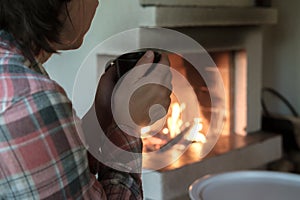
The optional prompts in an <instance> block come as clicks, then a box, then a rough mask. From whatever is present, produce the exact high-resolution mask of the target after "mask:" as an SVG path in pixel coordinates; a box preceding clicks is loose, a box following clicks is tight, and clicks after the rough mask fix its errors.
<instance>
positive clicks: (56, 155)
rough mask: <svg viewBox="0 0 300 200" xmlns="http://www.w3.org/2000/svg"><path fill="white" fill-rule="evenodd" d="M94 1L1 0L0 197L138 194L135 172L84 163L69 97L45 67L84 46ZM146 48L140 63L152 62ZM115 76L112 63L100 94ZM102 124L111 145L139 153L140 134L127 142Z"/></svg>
mask: <svg viewBox="0 0 300 200" xmlns="http://www.w3.org/2000/svg"><path fill="white" fill-rule="evenodd" d="M97 6H98V0H42V1H41V0H26V1H25V0H14V1H11V0H1V1H0V199H22V200H23V199H142V187H141V179H140V175H139V174H131V173H124V172H122V171H118V170H115V169H112V168H110V167H108V166H105V165H102V164H101V163H99V162H97V161H96V160H95V159H93V157H91V156H89V158H90V162H89V163H88V159H87V151H86V149H85V148H84V146H83V144H82V142H81V140H80V137H79V136H78V133H77V129H76V128H75V121H76V120H75V119H74V117H73V110H72V105H71V102H70V100H69V99H68V98H67V96H66V93H65V92H64V90H63V89H62V88H61V87H60V86H59V85H58V84H57V83H56V82H55V81H53V80H51V79H50V78H49V77H48V75H47V73H46V71H45V70H44V68H43V67H42V63H44V62H45V61H47V60H48V59H49V58H50V57H51V55H52V54H53V53H56V52H57V51H59V50H69V49H76V48H78V47H80V46H81V44H82V42H83V38H84V36H85V34H86V32H87V31H88V29H89V27H90V24H91V21H92V19H93V17H94V14H95V11H96V8H97ZM147 55H148V56H146V55H145V56H144V57H143V58H141V59H140V61H139V63H140V64H143V63H151V62H152V61H153V52H148V53H147ZM167 62H168V61H167V58H166V57H165V56H163V58H162V63H164V64H165V63H167ZM114 79H115V78H114V75H113V69H112V70H109V72H107V73H106V75H104V76H103V78H102V83H103V84H107V87H105V85H104V86H103V88H104V89H103V90H102V91H100V92H99V93H98V94H100V93H103V94H111V91H110V90H109V89H108V88H110V89H111V88H113V87H112V85H113V84H114ZM100 88H101V87H100ZM150 94H151V93H150ZM165 94H167V95H169V93H165ZM150 96H151V95H150ZM160 96H161V94H160ZM152 97H153V98H152V99H155V98H156V94H155V92H153V95H152ZM104 99H109V98H104ZM150 99H151V98H150ZM99 101H100V102H99V103H98V105H100V107H102V106H104V107H106V108H107V105H108V102H106V101H105V100H104V101H103V99H102V101H101V100H99ZM144 101H148V100H141V101H140V102H144ZM139 105H140V104H139ZM141 108H142V107H139V109H141ZM99 112H101V111H99V110H97V113H99ZM104 112H110V111H106V110H104ZM137 113H138V112H137ZM141 119H143V116H141ZM112 127H113V128H112ZM105 130H106V132H108V133H109V134H110V135H112V136H113V137H111V138H110V139H111V140H112V141H113V142H114V143H115V144H117V145H119V146H121V147H122V148H123V147H124V148H125V149H126V150H129V151H134V152H141V150H142V149H141V148H142V145H141V143H140V140H135V143H130V145H126V142H128V140H127V139H130V137H128V138H127V136H124V137H123V138H125V140H122V139H121V140H120V139H119V137H114V135H119V134H123V133H122V132H121V131H120V130H119V129H118V127H117V126H116V125H114V124H113V123H112V124H111V125H109V126H108V127H105ZM124 142H125V144H124ZM92 172H93V173H94V172H99V173H98V174H99V181H97V180H96V179H95V176H94V174H93V173H92Z"/></svg>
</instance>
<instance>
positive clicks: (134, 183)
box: [98, 124, 143, 200]
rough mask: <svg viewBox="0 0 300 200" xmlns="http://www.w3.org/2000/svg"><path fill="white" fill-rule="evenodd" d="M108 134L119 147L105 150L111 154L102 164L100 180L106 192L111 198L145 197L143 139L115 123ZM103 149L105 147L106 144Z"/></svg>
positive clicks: (134, 198)
mask: <svg viewBox="0 0 300 200" xmlns="http://www.w3.org/2000/svg"><path fill="white" fill-rule="evenodd" d="M106 136H107V138H108V139H109V140H110V141H111V142H112V143H114V145H116V147H118V148H115V149H109V151H106V152H105V151H104V153H105V154H109V155H106V156H107V157H110V158H108V159H107V160H108V163H105V164H101V165H100V169H99V172H98V180H99V181H100V182H101V184H102V186H103V188H104V190H105V193H106V194H107V195H108V196H109V197H110V198H111V199H126V200H127V199H128V200H139V199H143V191H142V181H141V173H140V172H141V168H142V167H141V166H142V140H141V139H140V138H138V137H134V136H131V135H128V134H126V133H125V132H123V131H122V130H121V129H120V128H119V127H118V126H117V125H115V124H113V125H111V126H110V127H109V128H108V131H107V134H106ZM106 144H107V142H106ZM103 149H105V144H104V146H103ZM124 152H125V154H126V155H125V156H124ZM128 153H129V154H128ZM122 168H123V169H124V170H122ZM130 171H132V173H130Z"/></svg>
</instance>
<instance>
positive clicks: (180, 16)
mask: <svg viewBox="0 0 300 200" xmlns="http://www.w3.org/2000/svg"><path fill="white" fill-rule="evenodd" d="M277 15H278V14H277V10H276V9H275V8H265V7H201V6H193V7H192V6H147V7H143V8H142V14H141V17H140V26H144V27H166V28H173V27H195V26H253V25H271V24H276V23H277Z"/></svg>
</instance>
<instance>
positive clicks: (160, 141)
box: [141, 50, 247, 152]
mask: <svg viewBox="0 0 300 200" xmlns="http://www.w3.org/2000/svg"><path fill="white" fill-rule="evenodd" d="M209 55H210V56H211V58H212V60H213V61H214V63H215V64H216V66H217V69H218V70H219V72H220V75H221V78H222V81H223V85H224V90H225V120H224V125H223V129H222V133H221V134H222V135H230V134H241V135H245V128H246V109H247V108H246V105H247V102H246V101H247V98H246V92H245V89H246V88H245V87H246V81H247V80H246V71H247V70H246V63H247V56H246V52H245V50H224V51H211V52H209ZM169 59H170V64H171V67H172V68H173V69H175V70H176V71H178V72H179V73H180V74H181V75H183V76H184V77H185V78H186V79H187V80H188V82H189V83H190V85H191V86H192V87H193V91H194V93H195V95H196V97H197V100H198V102H199V104H198V105H199V108H197V109H199V110H200V113H201V114H200V116H198V117H195V118H194V120H193V122H184V121H183V120H182V112H183V111H184V110H185V109H186V106H187V105H186V102H179V101H178V99H177V98H176V96H175V95H173V94H172V95H171V105H170V107H169V110H168V113H167V117H166V119H165V125H164V127H160V126H156V125H155V124H154V125H152V126H147V127H143V128H142V129H141V135H142V136H143V143H144V149H143V151H144V152H152V151H156V150H160V149H162V148H163V147H165V146H166V145H170V143H173V144H174V142H176V140H177V139H179V138H181V135H183V134H184V137H185V139H186V140H189V141H190V142H197V143H202V144H204V143H206V142H207V135H206V133H207V132H208V129H209V126H210V123H211V115H212V112H214V108H212V102H211V95H214V94H213V93H212V92H210V91H209V90H208V88H207V86H206V83H205V81H204V79H203V77H201V75H200V74H199V73H198V72H197V70H196V69H195V68H194V67H193V66H192V65H191V64H190V63H189V62H188V61H187V60H186V59H184V58H183V57H182V56H179V55H177V54H171V53H169ZM158 128H159V130H157V129H158ZM187 129H188V131H189V132H190V133H191V134H185V132H186V131H187ZM153 132H154V133H155V134H153Z"/></svg>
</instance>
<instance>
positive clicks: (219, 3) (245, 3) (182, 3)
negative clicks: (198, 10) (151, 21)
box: [140, 0, 255, 7]
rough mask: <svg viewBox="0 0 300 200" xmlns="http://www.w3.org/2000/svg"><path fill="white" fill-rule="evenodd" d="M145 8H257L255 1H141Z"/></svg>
mask: <svg viewBox="0 0 300 200" xmlns="http://www.w3.org/2000/svg"><path fill="white" fill-rule="evenodd" d="M140 4H141V5H143V6H151V5H156V6H203V7H209V6H221V7H233V6H236V7H249V6H255V0H140Z"/></svg>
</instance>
